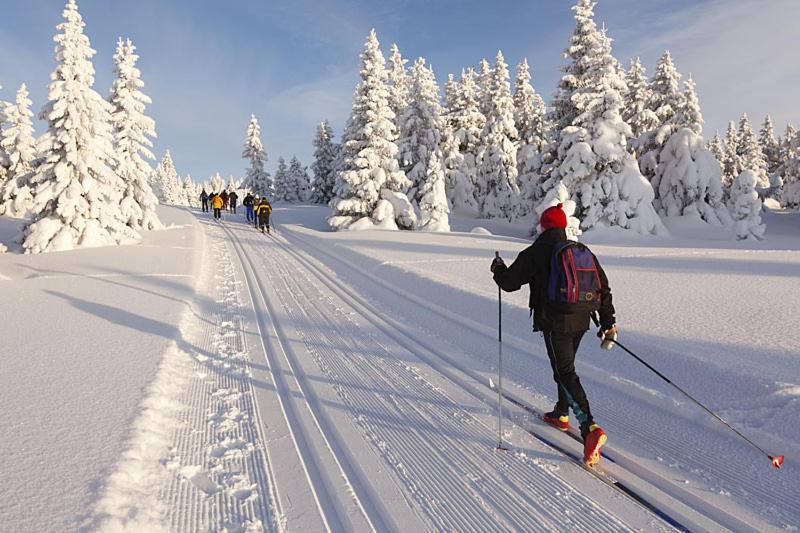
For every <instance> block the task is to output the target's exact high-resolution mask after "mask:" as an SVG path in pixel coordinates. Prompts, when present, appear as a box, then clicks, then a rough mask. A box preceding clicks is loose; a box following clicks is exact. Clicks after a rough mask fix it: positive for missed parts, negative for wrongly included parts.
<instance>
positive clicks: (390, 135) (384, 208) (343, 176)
mask: <svg viewBox="0 0 800 533" xmlns="http://www.w3.org/2000/svg"><path fill="white" fill-rule="evenodd" d="M394 121H395V116H394V112H393V111H392V109H391V107H390V105H389V91H388V86H387V74H386V69H385V61H384V58H383V54H382V53H381V51H380V45H379V43H378V37H377V35H376V34H375V30H372V31H371V32H370V35H369V38H368V39H367V42H366V43H365V45H364V51H363V52H362V54H361V82H360V83H359V85H358V87H357V88H356V92H355V95H354V96H353V109H352V111H351V114H350V118H349V119H348V121H347V127H346V129H345V132H344V135H343V138H342V154H341V168H340V169H339V173H338V174H339V176H338V179H337V182H336V190H335V191H334V192H335V194H336V197H335V198H334V200H333V201H332V205H333V210H334V213H333V216H331V218H329V219H328V222H329V224H330V225H331V227H332V228H334V229H369V228H372V227H375V226H376V225H379V226H381V227H385V228H396V227H401V228H405V229H411V228H413V227H414V225H415V224H416V216H415V214H414V210H413V208H412V206H411V204H410V202H409V201H408V198H407V197H406V196H405V190H406V189H407V188H408V187H409V185H410V182H409V180H408V178H406V176H405V174H404V173H403V172H402V171H401V170H400V169H399V166H398V163H397V145H396V144H395V141H396V139H397V130H396V128H395V122H394Z"/></svg>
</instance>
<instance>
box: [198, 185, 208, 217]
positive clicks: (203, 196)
mask: <svg viewBox="0 0 800 533" xmlns="http://www.w3.org/2000/svg"><path fill="white" fill-rule="evenodd" d="M200 203H201V204H202V205H203V213H205V212H206V211H208V193H207V192H206V190H205V188H204V189H203V192H201V193H200Z"/></svg>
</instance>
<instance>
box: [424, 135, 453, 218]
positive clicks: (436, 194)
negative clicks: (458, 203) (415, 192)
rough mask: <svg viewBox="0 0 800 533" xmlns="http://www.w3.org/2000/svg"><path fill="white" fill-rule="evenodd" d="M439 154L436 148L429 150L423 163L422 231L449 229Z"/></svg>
mask: <svg viewBox="0 0 800 533" xmlns="http://www.w3.org/2000/svg"><path fill="white" fill-rule="evenodd" d="M440 154H441V152H440V150H438V149H437V150H431V151H430V152H428V161H426V163H425V172H426V176H425V181H424V182H423V183H422V191H421V192H422V196H421V198H420V200H419V209H420V212H421V216H420V229H422V230H423V231H450V222H449V217H448V213H450V208H449V207H448V206H447V195H445V192H444V171H443V170H442V161H441V159H440V158H439V157H440Z"/></svg>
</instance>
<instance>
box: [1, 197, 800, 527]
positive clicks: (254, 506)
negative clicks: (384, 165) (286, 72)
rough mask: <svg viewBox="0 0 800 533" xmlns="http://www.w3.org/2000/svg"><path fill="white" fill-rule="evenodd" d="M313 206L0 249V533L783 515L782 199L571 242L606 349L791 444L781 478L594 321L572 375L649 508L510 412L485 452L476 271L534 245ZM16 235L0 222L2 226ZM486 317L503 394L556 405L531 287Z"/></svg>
mask: <svg viewBox="0 0 800 533" xmlns="http://www.w3.org/2000/svg"><path fill="white" fill-rule="evenodd" d="M329 214H330V212H329V210H328V209H327V208H320V207H311V206H302V205H296V206H288V205H287V206H282V205H280V204H278V205H276V208H275V211H274V214H273V223H274V227H275V229H277V233H276V234H273V235H271V236H265V235H261V234H260V233H258V232H256V231H255V230H254V229H253V228H252V227H250V226H249V225H247V224H245V223H244V219H243V215H230V214H227V215H226V216H225V219H224V221H223V222H222V223H221V224H220V223H216V222H213V221H211V219H210V217H209V216H208V215H207V214H203V213H198V212H194V211H187V210H178V209H172V208H160V210H159V216H160V218H161V220H162V221H163V222H164V223H165V224H166V225H167V226H168V228H169V229H167V230H165V231H159V232H143V236H144V238H143V240H142V241H141V242H140V243H139V244H137V245H134V246H124V247H109V248H94V249H86V250H78V251H70V252H62V253H51V254H44V255H37V256H26V255H21V253H20V249H19V247H18V246H9V248H10V250H9V252H8V253H6V254H3V255H2V256H0V287H2V291H3V295H4V298H3V299H2V300H1V301H0V311H1V312H2V316H3V326H4V327H3V333H4V335H3V336H4V342H3V344H2V347H0V360H2V364H3V369H4V372H2V373H0V399H1V400H2V405H3V409H0V427H3V428H4V430H3V432H2V434H0V454H2V456H3V457H4V458H5V459H4V461H3V466H2V467H0V473H2V478H3V483H2V484H0V524H2V526H1V527H0V529H2V530H9V531H64V530H75V529H100V530H116V529H118V528H120V527H128V528H130V529H131V530H137V531H157V530H173V531H207V530H223V529H226V530H229V531H257V530H262V529H266V530H284V529H296V530H302V531H319V530H325V529H329V530H336V531H339V530H352V531H369V530H379V531H388V530H457V531H467V530H479V529H492V530H563V531H574V530H597V529H605V530H615V531H618V530H646V531H665V530H671V529H672V528H673V527H674V526H675V524H674V523H673V524H671V523H670V522H669V519H671V520H673V521H674V522H677V523H678V524H679V525H680V526H683V527H687V528H688V529H691V530H720V529H724V528H727V529H731V530H747V529H752V530H759V531H778V530H784V531H786V530H788V531H795V530H797V527H798V524H800V503H798V502H800V483H799V482H798V481H800V470H798V467H797V466H796V458H797V457H798V456H800V446H798V445H797V444H796V443H797V442H798V440H800V429H798V428H800V381H798V380H800V329H798V328H797V327H796V320H797V316H800V303H798V301H797V298H795V297H794V296H793V295H796V294H800V276H798V273H800V239H798V237H797V232H796V228H797V227H798V224H800V215H798V214H796V213H784V212H776V213H767V214H765V215H764V218H765V222H766V223H767V225H768V227H769V231H768V233H767V238H766V239H765V240H764V241H741V242H740V241H736V240H735V239H734V238H733V235H732V232H730V231H727V232H726V231H724V230H722V229H721V228H719V227H716V226H710V225H708V224H705V223H703V222H701V221H699V220H694V221H687V220H683V219H679V218H676V219H675V220H671V219H667V220H666V221H665V224H666V225H667V226H668V228H669V230H670V234H671V235H672V236H671V237H654V236H633V237H632V236H631V234H630V233H629V232H623V231H620V230H618V229H608V228H596V229H593V230H591V231H589V232H587V233H585V234H584V235H582V236H581V237H580V238H581V240H582V241H583V242H585V243H587V244H589V246H591V247H592V250H593V251H594V252H595V253H596V254H597V255H598V257H599V258H600V261H601V262H602V263H603V265H604V267H605V270H606V272H607V274H608V276H609V279H610V283H611V287H612V290H613V293H614V302H615V305H616V307H617V317H618V320H619V326H620V341H622V342H623V343H625V344H626V346H628V347H629V348H631V349H632V350H634V351H636V352H637V353H638V354H639V355H641V356H642V357H644V358H645V359H646V360H647V361H648V362H649V363H651V364H652V365H653V366H655V367H656V368H657V369H659V370H660V371H662V372H663V373H664V374H666V375H667V376H668V377H669V378H670V379H671V380H672V381H673V382H675V383H676V384H679V385H680V386H681V387H683V388H684V389H685V390H687V391H688V392H690V393H691V394H693V395H694V396H696V397H697V398H698V399H699V400H700V401H702V402H704V403H705V404H706V405H708V406H709V407H710V408H711V409H713V410H714V411H715V412H717V413H719V414H720V415H722V416H723V417H724V418H726V419H727V420H728V421H729V422H731V423H732V424H733V425H734V426H735V427H736V428H738V429H739V430H741V431H742V432H743V433H744V434H746V435H747V436H749V437H750V438H751V439H752V440H754V441H755V442H756V443H757V444H758V445H759V446H761V447H763V448H765V449H766V450H767V451H769V452H777V453H783V454H785V455H786V463H785V465H784V468H783V469H782V470H780V471H777V470H774V469H772V468H771V467H770V465H769V462H768V460H767V459H766V458H765V457H763V456H760V455H759V453H758V452H757V451H755V450H754V449H753V448H751V447H749V446H748V445H747V444H746V443H744V442H743V441H741V440H740V439H737V438H736V437H735V435H733V434H732V433H731V432H730V431H728V430H726V429H725V428H724V427H722V426H721V425H720V424H719V423H718V422H716V421H714V420H713V419H711V418H710V417H708V416H707V415H706V414H705V413H704V412H703V411H702V410H700V409H699V408H698V407H696V406H694V405H693V404H692V403H691V402H689V401H688V400H686V399H685V398H684V397H683V396H681V395H680V394H679V393H678V392H677V391H675V390H674V389H672V388H671V387H669V386H668V385H667V384H665V383H664V382H663V381H660V380H659V379H658V378H657V377H656V376H655V375H653V374H652V373H650V372H649V371H648V370H647V369H645V368H644V367H643V366H641V365H639V364H638V363H637V362H636V361H635V360H633V359H632V358H631V357H629V356H628V355H626V354H625V353H624V352H622V351H621V350H618V349H615V350H612V351H608V352H606V351H602V350H600V348H599V343H598V342H597V340H596V339H595V338H594V335H593V333H592V332H590V333H587V335H586V337H584V340H583V344H582V347H581V350H580V352H579V355H578V362H577V365H578V372H579V374H580V376H581V379H582V381H583V383H584V386H585V387H586V389H587V392H588V395H589V399H590V401H591V403H592V410H593V412H594V413H595V416H596V417H597V420H598V422H600V423H601V424H602V425H603V427H604V428H605V430H606V432H607V433H608V435H609V439H610V440H609V444H608V458H607V459H606V460H604V461H603V463H601V464H602V465H603V468H605V469H607V471H608V473H609V475H612V476H613V477H614V478H616V479H618V480H621V481H623V482H624V483H626V484H627V486H629V487H632V488H633V489H635V490H637V491H638V493H640V494H642V495H644V496H646V499H648V500H649V501H651V502H653V503H654V504H656V505H657V506H658V508H659V510H660V512H662V513H663V514H664V515H665V516H666V517H668V518H665V516H659V515H657V514H654V513H653V512H651V511H650V510H648V509H646V508H644V507H642V506H641V505H639V504H637V503H636V502H635V501H634V500H632V499H630V498H628V497H627V496H624V495H623V494H622V493H621V492H620V491H618V490H615V489H614V488H612V487H611V486H609V485H607V484H606V483H604V482H602V481H601V480H599V479H598V478H597V477H595V476H593V475H591V474H590V473H588V472H586V471H585V470H584V469H582V468H581V467H580V466H578V465H577V463H576V462H575V461H574V460H573V459H571V458H569V457H567V456H566V455H564V454H562V453H561V452H559V451H558V449H557V448H558V447H561V448H564V449H567V450H571V451H573V452H575V453H579V447H578V446H577V444H576V443H574V442H572V441H570V440H569V439H568V438H567V437H566V436H565V435H562V434H560V433H558V432H556V431H554V430H552V429H550V428H546V427H544V426H542V425H541V424H540V423H539V422H537V421H536V420H535V419H533V417H531V416H529V415H527V414H526V413H524V412H523V411H521V410H519V409H517V408H516V407H515V406H513V405H508V403H506V407H505V408H506V413H507V415H508V417H509V418H510V419H512V420H513V421H514V422H515V423H514V424H512V423H511V422H510V421H509V420H508V419H505V420H504V433H503V438H504V439H505V440H506V442H507V443H508V444H509V446H510V451H508V452H498V451H495V446H496V445H497V440H498V436H497V418H496V413H497V410H496V399H497V396H496V394H495V393H494V392H493V391H492V390H490V389H489V387H488V383H489V381H490V379H491V380H494V381H496V379H497V348H498V346H497V337H496V333H497V331H496V328H497V287H496V285H494V283H493V282H492V280H491V275H490V273H489V269H488V267H489V264H490V262H491V260H492V257H493V255H494V251H495V250H499V251H500V252H501V254H502V255H503V256H504V257H505V258H506V262H510V261H512V260H513V258H514V257H515V255H516V254H517V253H518V252H519V251H521V250H522V249H523V248H525V247H526V246H527V245H528V244H529V242H530V237H528V231H529V227H528V226H526V222H525V221H522V222H519V223H517V224H516V225H509V224H508V223H505V222H502V221H497V220H492V221H488V220H481V221H476V220H475V219H468V218H460V217H459V216H457V215H453V216H451V218H450V223H451V225H452V227H453V229H454V231H453V232H452V233H424V232H397V231H391V232H387V231H380V230H372V231H363V232H330V231H329V229H328V228H329V226H328V221H327V217H328V215H329ZM19 227H20V224H19V223H17V222H16V221H12V220H10V219H6V218H2V217H0V241H3V242H5V243H10V242H11V240H12V237H13V234H14V233H15V232H16V231H18V230H19ZM476 227H477V228H481V230H483V231H475V229H476ZM489 232H491V233H489ZM502 308H503V336H504V347H503V350H504V352H503V355H504V367H503V386H504V387H505V388H506V390H507V391H509V392H510V393H511V394H513V395H514V396H516V397H518V398H520V399H522V400H524V401H526V402H528V403H530V404H531V405H533V406H534V407H536V408H538V409H549V408H550V407H551V405H552V403H553V401H554V397H555V395H554V393H555V385H554V384H553V382H552V377H551V375H552V372H551V371H550V368H549V363H548V361H547V356H546V354H545V351H544V347H543V344H542V342H541V340H540V339H539V337H538V336H537V335H536V334H534V333H532V332H531V330H530V319H529V316H528V311H527V289H524V290H522V291H519V292H517V293H512V294H506V293H504V294H503V302H502ZM573 424H574V421H573ZM526 430H531V431H532V432H533V434H534V435H538V437H536V436H533V435H531V433H528V432H527V431H526ZM539 437H541V438H539ZM545 441H547V442H549V443H551V444H553V445H554V446H556V447H553V446H551V445H549V444H546V443H545ZM610 458H613V459H614V462H613V463H612V462H611V461H609V459H610Z"/></svg>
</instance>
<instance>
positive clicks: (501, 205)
mask: <svg viewBox="0 0 800 533" xmlns="http://www.w3.org/2000/svg"><path fill="white" fill-rule="evenodd" d="M487 93H488V101H489V104H488V106H489V111H488V113H487V115H486V125H485V126H484V128H483V132H482V133H481V148H480V152H479V154H478V161H479V163H478V189H479V197H480V198H481V199H482V200H483V201H482V203H481V204H480V209H481V216H483V217H484V218H506V219H508V220H512V221H513V220H514V219H515V218H516V217H518V216H519V214H520V208H519V185H518V183H517V148H516V146H515V140H516V139H517V128H516V127H515V126H514V100H513V99H512V97H511V86H510V84H509V81H508V65H506V62H505V59H504V58H503V53H502V52H497V57H496V58H495V65H494V69H493V70H492V74H491V78H490V81H489V86H488V88H487Z"/></svg>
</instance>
